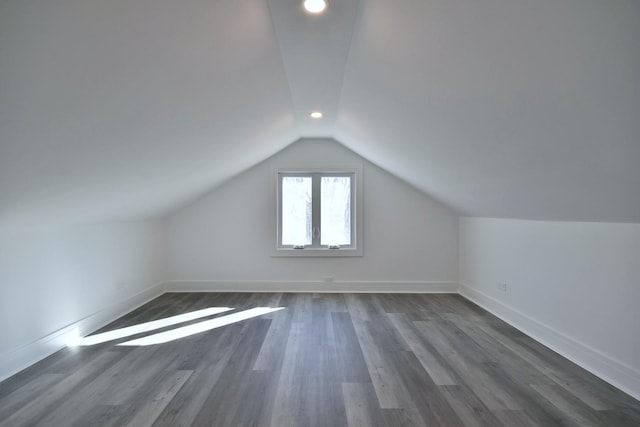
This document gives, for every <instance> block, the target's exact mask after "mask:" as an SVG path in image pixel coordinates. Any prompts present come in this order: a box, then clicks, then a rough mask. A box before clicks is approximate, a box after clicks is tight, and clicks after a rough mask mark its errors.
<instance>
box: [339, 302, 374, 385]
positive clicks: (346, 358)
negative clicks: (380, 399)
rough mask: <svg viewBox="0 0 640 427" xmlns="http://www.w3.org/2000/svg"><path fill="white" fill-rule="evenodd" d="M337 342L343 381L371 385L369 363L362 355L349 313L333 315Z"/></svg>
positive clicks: (340, 372) (340, 373)
mask: <svg viewBox="0 0 640 427" xmlns="http://www.w3.org/2000/svg"><path fill="white" fill-rule="evenodd" d="M331 320H332V325H333V330H334V336H335V341H336V355H337V366H338V369H339V375H340V378H341V380H342V381H344V382H349V383H365V382H366V383H370V382H371V377H370V375H369V369H368V368H367V363H366V362H365V360H364V356H363V355H362V349H361V348H360V343H359V342H358V337H357V336H356V332H355V329H354V328H353V322H352V321H351V316H350V315H349V313H348V312H345V313H336V312H333V313H332V315H331Z"/></svg>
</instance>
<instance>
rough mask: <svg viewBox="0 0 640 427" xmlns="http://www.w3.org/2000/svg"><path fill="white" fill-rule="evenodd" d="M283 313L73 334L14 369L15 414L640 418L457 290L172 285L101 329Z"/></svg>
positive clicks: (257, 420) (119, 419)
mask: <svg viewBox="0 0 640 427" xmlns="http://www.w3.org/2000/svg"><path fill="white" fill-rule="evenodd" d="M217 306H220V307H231V308H233V309H234V310H233V311H229V312H227V313H221V314H217V315H213V316H209V317H207V318H204V319H198V320H192V321H190V322H188V323H187V324H197V323H199V322H202V321H203V320H209V319H212V318H215V317H224V316H227V315H229V314H232V313H236V312H239V311H242V310H247V309H251V308H254V307H267V306H268V307H284V309H282V310H280V311H276V312H273V313H270V314H266V315H262V316H260V317H255V318H251V319H247V320H243V321H240V322H236V323H232V324H229V325H226V326H223V327H219V328H217V329H213V330H210V331H208V332H201V333H199V334H196V335H192V336H189V337H185V338H181V339H178V340H175V341H171V342H167V343H164V344H156V345H148V346H118V345H116V344H118V343H122V342H124V341H128V340H131V339H134V338H139V337H141V336H148V335H152V334H155V333H157V332H162V331H164V330H172V329H175V328H178V327H181V326H184V325H185V324H180V325H175V326H170V327H166V328H164V329H161V330H156V331H153V332H147V333H143V334H138V335H135V336H133V337H127V338H121V339H119V340H116V341H110V342H106V343H102V344H98V345H94V346H83V347H73V348H66V349H64V350H61V351H59V352H58V353H56V354H54V355H52V356H51V357H49V358H47V359H45V360H43V361H42V362H40V363H38V364H36V365H34V366H32V367H30V368H28V369H27V370H25V371H23V372H21V373H19V374H18V375H16V376H14V377H11V378H9V379H8V380H6V381H4V382H2V383H0V426H12V427H14V426H34V425H43V426H56V427H59V426H68V425H77V426H127V425H131V426H149V425H154V426H171V427H176V426H190V425H195V426H233V427H235V426H276V427H285V426H330V427H339V426H394V427H395V426H447V427H450V426H492V427H494V426H506V427H513V426H580V427H584V426H606V427H612V426H640V402H638V401H637V400H634V399H632V398H631V397H629V396H627V395H625V394H624V393H622V392H620V391H618V390H616V389H615V388H613V387H612V386H610V385H608V384H606V383H605V382H603V381H601V380H599V379H598V378H596V377H595V376H593V375H591V374H589V373H588V372H586V371H585V370H583V369H581V368H579V367H578V366H576V365H574V364H573V363H571V362H569V361H567V360H566V359H564V358H562V357H561V356H559V355H557V354H556V353H554V352H553V351H551V350H549V349H547V348H545V347H544V346H542V345H540V344H538V343H537V342H535V341H533V340H532V339H530V338H528V337H527V336H525V335H523V334H522V333H520V332H519V331H517V330H515V329H514V328H512V327H510V326H509V325H507V324H505V323H504V322H502V321H501V320H499V319H497V318H496V317H494V316H492V315H491V314H489V313H487V312H486V311H484V310H482V309H480V308H479V307H477V306H475V305H474V304H472V303H470V302H468V301H467V300H465V299H464V298H462V297H460V296H458V295H438V294H436V295H433V294H428V295H407V294H388V295H371V294H291V293H284V294H273V293H271V294H269V293H264V294H260V293H254V294H242V293H218V294H214V293H209V294H207V293H197V294H195V293H169V294H165V295H162V296H161V297H159V298H157V299H155V300H154V301H152V302H150V303H148V304H146V305H145V306H143V307H141V308H139V309H137V310H135V311H133V312H131V313H130V314H128V315H126V316H124V317H122V318H121V319H119V320H117V321H115V322H113V323H112V324H111V325H109V326H108V327H106V328H103V330H101V331H99V332H104V331H108V330H114V329H118V328H123V327H126V326H131V325H135V324H139V323H142V322H147V321H150V320H155V319H162V318H166V317H169V316H174V315H177V314H181V313H186V312H191V311H194V310H199V309H203V308H207V307H217Z"/></svg>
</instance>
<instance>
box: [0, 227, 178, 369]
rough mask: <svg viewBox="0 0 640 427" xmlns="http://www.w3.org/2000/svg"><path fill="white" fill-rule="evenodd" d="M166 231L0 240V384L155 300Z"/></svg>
mask: <svg viewBox="0 0 640 427" xmlns="http://www.w3.org/2000/svg"><path fill="white" fill-rule="evenodd" d="M165 260H166V226H165V224H164V223H162V222H129V223H110V224H97V225H83V226H69V227H66V228H57V229H48V230H45V229H39V230H20V231H6V230H4V231H2V232H0V324H2V325H4V326H3V327H2V328H0V380H1V379H3V378H5V377H6V376H8V375H10V374H12V373H14V372H16V371H17V370H19V369H21V368H24V367H26V366H28V365H29V364H31V363H33V362H35V361H36V360H38V359H40V358H42V357H44V356H46V355H48V354H50V353H52V352H54V351H56V350H58V349H59V348H60V347H61V346H63V345H64V342H65V340H66V339H67V338H68V335H69V334H70V333H73V331H74V329H75V328H78V329H79V332H80V333H87V332H89V331H90V330H91V329H94V328H97V327H99V326H101V324H104V323H106V322H108V321H111V320H113V319H115V318H117V317H118V316H120V315H121V314H124V313H125V312H127V311H129V310H131V309H133V308H134V307H135V306H136V305H139V304H141V303H142V302H144V301H146V300H148V299H150V298H153V297H155V296H157V295H158V294H159V293H160V287H158V286H156V285H158V284H159V283H161V281H162V280H163V278H164V275H165Z"/></svg>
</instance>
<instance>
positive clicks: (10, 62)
mask: <svg viewBox="0 0 640 427" xmlns="http://www.w3.org/2000/svg"><path fill="white" fill-rule="evenodd" d="M639 76H640V1H638V0H535V1H534V0H474V1H472V0H429V1H426V0H422V1H420V0H394V1H388V0H333V1H331V3H330V4H329V8H328V11H327V13H326V14H324V15H322V16H311V15H308V14H305V13H304V12H303V11H302V8H301V7H300V1H298V0H181V1H175V0H110V1H99V0H34V1H23V0H0V229H2V228H9V227H17V226H28V225H34V224H40V223H44V222H47V223H49V222H69V221H73V222H76V221H107V220H121V219H139V218H155V217H160V216H163V215H166V214H167V213H170V212H172V211H174V210H175V209H177V208H179V207H181V206H184V204H185V203H188V202H189V201H190V200H193V199H194V198H196V197H198V196H200V195H202V194H204V193H205V192H207V191H209V190H211V189H212V188H214V187H216V186H217V185H219V184H220V183H222V182H224V181H225V180H227V179H229V178H230V177H232V176H234V175H236V174H238V173H240V172H242V171H243V170H246V169H247V168H248V167H250V166H251V165H254V164H256V163H257V162H259V161H261V160H263V159H265V158H267V157H268V156H270V155H272V154H274V153H275V152H277V151H278V150H280V149H282V148H284V147H285V146H286V145H288V144H290V143H291V142H293V141H295V140H296V139H298V138H300V137H309V136H328V137H334V138H336V139H337V140H338V141H340V142H341V143H343V144H344V145H345V146H347V147H348V148H351V149H352V150H354V151H356V152H357V153H359V154H361V155H363V156H364V157H366V158H368V159H370V160H371V161H373V162H375V163H377V164H379V165H380V166H382V167H384V168H386V169H387V170H389V171H390V172H392V173H394V174H396V175H397V176H399V177H401V178H403V179H405V180H406V181H408V182H409V183H411V184H413V185H414V186H416V187H418V188H420V189H422V190H423V191H425V192H427V193H429V194H431V195H432V196H434V197H436V198H438V199H440V200H441V201H443V202H445V203H446V204H448V205H450V206H451V207H453V208H455V209H457V210H458V211H459V212H461V213H462V214H470V215H480V216H495V217H513V218H530V219H554V220H585V221H612V222H618V221H621V222H640V166H639V164H640V77H639ZM313 109H320V110H322V111H323V112H325V118H324V119H323V120H321V121H312V120H311V119H310V118H309V117H308V114H309V112H310V111H311V110H313Z"/></svg>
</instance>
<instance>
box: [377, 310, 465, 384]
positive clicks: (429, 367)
mask: <svg viewBox="0 0 640 427" xmlns="http://www.w3.org/2000/svg"><path fill="white" fill-rule="evenodd" d="M388 316H389V318H390V319H391V323H393V325H394V326H395V327H396V329H397V330H398V333H399V334H400V336H402V338H403V339H404V340H405V342H406V343H407V344H408V346H409V349H410V350H411V351H413V353H414V354H415V355H416V357H417V358H418V360H419V361H420V364H421V365H422V367H423V368H424V370H425V371H426V372H427V373H428V374H429V376H430V377H431V379H432V380H433V382H434V383H435V384H437V385H455V384H457V383H458V381H457V380H456V379H455V378H456V376H455V374H454V373H453V372H452V371H451V368H450V367H449V366H448V364H447V363H446V362H445V361H444V360H443V359H442V356H440V355H439V354H438V352H437V351H436V350H435V349H434V348H433V346H432V345H430V344H429V342H428V341H426V340H425V339H424V338H422V337H420V336H419V335H418V333H417V332H416V330H415V326H414V325H413V323H412V322H411V321H410V320H409V317H408V316H407V315H406V314H403V313H392V314H389V315H388Z"/></svg>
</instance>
